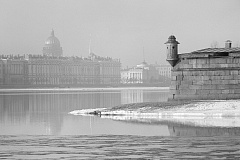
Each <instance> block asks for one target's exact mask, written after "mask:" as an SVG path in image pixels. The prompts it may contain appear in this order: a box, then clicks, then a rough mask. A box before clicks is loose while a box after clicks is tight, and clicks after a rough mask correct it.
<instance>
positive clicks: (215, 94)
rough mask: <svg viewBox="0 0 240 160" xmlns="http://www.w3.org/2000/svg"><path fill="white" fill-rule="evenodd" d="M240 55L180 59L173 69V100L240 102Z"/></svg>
mask: <svg viewBox="0 0 240 160" xmlns="http://www.w3.org/2000/svg"><path fill="white" fill-rule="evenodd" d="M239 55H240V53H229V55H228V56H222V57H213V56H212V57H211V56H209V54H198V55H197V54H196V55H194V54H191V55H190V54H189V55H188V54H183V55H179V61H178V63H177V64H176V65H175V66H174V67H173V68H172V77H171V87H170V94H169V100H188V99H189V100H190V99H191V100H192V99H196V100H197V99H238V98H240V85H239V84H240V57H239Z"/></svg>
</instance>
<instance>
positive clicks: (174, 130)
mask: <svg viewBox="0 0 240 160" xmlns="http://www.w3.org/2000/svg"><path fill="white" fill-rule="evenodd" d="M102 118H104V119H112V120H113V121H120V122H122V123H126V124H129V123H131V124H141V125H143V124H145V125H152V126H163V125H165V126H167V128H168V132H169V136H171V137H214V136H240V127H219V126H208V125H205V126H198V125H196V124H192V125H191V124H189V123H186V124H184V123H181V122H177V121H171V120H170V121H169V120H162V119H148V118H136V117H130V116H126V117H125V116H102ZM159 134H160V135H161V133H159Z"/></svg>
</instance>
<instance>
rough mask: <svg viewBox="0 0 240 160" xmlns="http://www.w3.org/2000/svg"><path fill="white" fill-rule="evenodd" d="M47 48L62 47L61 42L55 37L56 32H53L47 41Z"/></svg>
mask: <svg viewBox="0 0 240 160" xmlns="http://www.w3.org/2000/svg"><path fill="white" fill-rule="evenodd" d="M45 45H46V46H60V41H59V40H58V38H57V37H55V35H54V30H52V32H51V36H50V37H48V39H47V40H46V41H45Z"/></svg>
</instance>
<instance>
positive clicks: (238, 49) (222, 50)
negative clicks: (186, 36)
mask: <svg viewBox="0 0 240 160" xmlns="http://www.w3.org/2000/svg"><path fill="white" fill-rule="evenodd" d="M226 52H227V53H233V52H240V47H236V48H205V49H201V50H197V51H193V52H192V53H226Z"/></svg>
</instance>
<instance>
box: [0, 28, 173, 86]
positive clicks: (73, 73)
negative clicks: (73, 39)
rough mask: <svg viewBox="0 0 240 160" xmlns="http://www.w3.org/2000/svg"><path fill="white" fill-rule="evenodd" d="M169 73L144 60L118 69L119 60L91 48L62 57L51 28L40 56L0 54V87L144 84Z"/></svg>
mask: <svg viewBox="0 0 240 160" xmlns="http://www.w3.org/2000/svg"><path fill="white" fill-rule="evenodd" d="M166 67H167V68H166ZM170 73H171V71H170V65H169V66H159V65H155V66H154V65H148V64H147V63H146V62H143V63H142V64H140V65H137V67H133V68H132V69H128V70H121V62H120V60H119V59H113V58H110V57H101V56H97V55H95V54H94V53H93V52H91V48H89V56H88V57H87V58H83V57H76V56H75V57H65V56H63V50H62V47H61V45H60V41H59V40H58V38H57V37H56V36H55V34H54V31H53V30H52V31H51V35H50V37H48V38H47V39H46V41H45V44H44V47H43V50H42V54H41V55H22V56H20V55H0V87H15V86H20V87H21V86H26V87H38V86H39V87H48V86H56V87H59V86H60V87H61V86H63V87H68V86H104V85H105V86H119V85H120V83H123V84H142V83H144V84H148V83H156V82H158V81H159V76H161V75H163V76H167V77H170Z"/></svg>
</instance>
